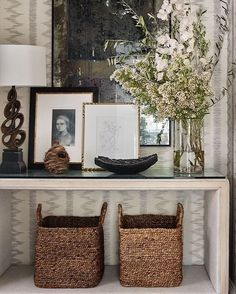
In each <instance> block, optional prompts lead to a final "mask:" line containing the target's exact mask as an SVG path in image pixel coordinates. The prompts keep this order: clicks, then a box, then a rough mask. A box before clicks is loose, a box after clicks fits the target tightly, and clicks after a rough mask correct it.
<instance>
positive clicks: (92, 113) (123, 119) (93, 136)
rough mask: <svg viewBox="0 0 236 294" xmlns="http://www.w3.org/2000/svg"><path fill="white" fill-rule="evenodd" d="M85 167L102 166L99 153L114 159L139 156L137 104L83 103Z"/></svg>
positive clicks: (96, 167)
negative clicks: (98, 162)
mask: <svg viewBox="0 0 236 294" xmlns="http://www.w3.org/2000/svg"><path fill="white" fill-rule="evenodd" d="M83 118H84V121H83V130H84V137H83V138H84V139H83V161H82V169H83V170H99V169H101V168H99V167H98V166H97V165H95V163H94V158H95V157H97V156H105V157H109V158H112V159H128V158H138V155H139V109H138V107H137V106H136V105H134V104H128V103H125V104H111V103H110V104H91V103H90V104H88V103H84V106H83Z"/></svg>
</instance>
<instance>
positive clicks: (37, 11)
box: [0, 0, 228, 264]
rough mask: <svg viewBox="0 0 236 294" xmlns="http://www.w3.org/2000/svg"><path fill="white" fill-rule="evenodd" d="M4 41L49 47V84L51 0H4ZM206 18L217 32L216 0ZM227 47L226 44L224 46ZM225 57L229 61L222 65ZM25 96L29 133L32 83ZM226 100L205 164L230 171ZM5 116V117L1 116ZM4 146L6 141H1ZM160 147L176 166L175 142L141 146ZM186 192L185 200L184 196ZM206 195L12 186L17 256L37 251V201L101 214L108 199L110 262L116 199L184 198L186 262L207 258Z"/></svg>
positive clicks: (146, 202)
mask: <svg viewBox="0 0 236 294" xmlns="http://www.w3.org/2000/svg"><path fill="white" fill-rule="evenodd" d="M0 1H1V10H0V43H5V44H13V43H14V44H37V45H42V46H45V47H47V56H48V60H47V63H48V85H50V80H51V77H50V68H51V1H49V0H42V1H37V0H21V1H20V0H19V1H17V0H0ZM198 2H202V3H203V4H204V6H206V4H207V6H208V7H207V8H208V9H209V11H208V15H207V16H206V19H207V21H208V23H209V24H210V25H209V28H210V30H209V32H208V33H209V35H210V36H211V39H213V40H214V38H215V33H216V32H215V25H214V18H213V16H215V11H218V7H217V6H216V4H215V1H213V0H209V1H207V3H205V1H198ZM224 52H225V54H226V53H227V52H226V50H225V51H224ZM223 63H224V66H223ZM225 69H226V63H225V61H223V62H222V63H221V66H219V70H218V73H217V76H216V78H215V82H216V83H215V84H217V85H219V84H222V83H223V80H224V79H223V77H224V76H225V75H224V73H225ZM8 90H9V89H8V88H3V89H1V90H0V91H1V92H0V106H1V108H0V109H3V107H4V105H5V102H6V98H5V97H6V95H7V91H8ZM18 95H19V98H20V101H21V102H22V112H23V113H24V115H25V120H26V121H25V130H26V131H27V133H28V108H29V89H18ZM227 119H228V115H227V101H226V99H224V100H222V101H221V102H220V103H218V104H217V105H216V106H215V107H214V108H212V109H211V113H210V114H209V115H208V116H207V118H206V128H205V152H206V167H213V168H215V169H217V170H218V171H221V172H223V173H225V174H226V172H227V150H228V147H227V142H228V133H227ZM2 120H3V117H2V118H1V121H2ZM27 144H28V142H27V140H26V142H25V144H24V146H23V149H24V159H25V161H26V162H27ZM0 148H1V149H2V148H3V146H2V145H1V146H0ZM154 150H155V151H157V152H158V154H159V158H160V163H158V165H159V167H168V166H170V167H171V166H172V147H170V148H157V149H151V150H150V149H145V148H144V149H142V154H147V153H149V154H150V153H152V152H154ZM184 198H185V200H184ZM203 199H204V195H203V194H202V193H190V192H189V197H187V198H186V197H184V195H183V192H178V191H177V192H175V193H166V192H160V193H154V192H151V191H150V192H149V193H147V192H142V193H141V192H140V193H131V192H129V191H127V192H125V193H124V192H123V193H121V192H119V193H118V192H113V193H112V194H111V193H110V192H86V191H84V192H80V193H78V192H76V191H71V192H63V191H61V192H47V193H46V192H42V191H40V192H39V191H37V192H36V191H33V192H26V191H25V192H13V193H12V201H11V206H12V224H11V235H12V262H13V263H26V264H27V263H31V262H32V257H33V243H34V232H35V217H34V215H35V208H36V204H37V203H38V202H41V203H43V211H44V214H45V215H46V214H51V213H54V214H76V215H78V214H81V215H92V214H97V213H98V211H99V208H100V206H101V202H102V201H104V200H107V201H108V202H109V212H108V215H107V218H106V223H105V231H106V232H107V234H106V237H105V251H106V263H108V264H113V263H116V262H117V235H116V234H114V231H115V227H116V221H117V203H118V202H123V203H124V208H125V212H126V213H145V212H162V213H174V211H175V204H176V202H177V201H180V202H183V203H184V206H185V210H186V216H185V234H184V236H185V237H184V238H185V240H184V241H185V242H184V243H185V250H184V262H185V263H186V264H192V263H193V264H202V263H203V256H204V240H203V226H202V224H203V218H204V200H203Z"/></svg>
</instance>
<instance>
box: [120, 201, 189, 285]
mask: <svg viewBox="0 0 236 294" xmlns="http://www.w3.org/2000/svg"><path fill="white" fill-rule="evenodd" d="M183 214H184V211H183V206H182V205H181V204H180V203H178V205H177V214H176V216H170V215H153V214H143V215H123V213H122V206H121V205H120V204H119V205H118V215H119V237H120V244H119V245H120V282H121V284H122V285H123V286H133V287H177V286H179V285H180V283H181V281H182V278H183V275H182V259H183V242H182V224H183Z"/></svg>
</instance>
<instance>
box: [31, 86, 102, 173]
mask: <svg viewBox="0 0 236 294" xmlns="http://www.w3.org/2000/svg"><path fill="white" fill-rule="evenodd" d="M63 94H64V96H63ZM97 102H98V88H96V87H73V88H71V87H33V88H31V89H30V118H29V132H28V133H29V144H28V147H29V148H28V168H29V169H43V168H44V162H43V158H44V155H45V153H46V152H47V151H48V149H49V148H50V147H51V145H52V135H53V131H52V130H53V113H54V115H55V113H58V115H59V114H60V115H62V114H63V112H64V114H65V115H67V117H68V116H69V115H68V114H70V113H71V115H72V113H76V119H75V118H73V121H74V126H73V128H74V135H75V137H76V139H75V142H76V143H75V144H71V145H70V144H68V145H66V146H65V149H66V150H67V152H68V153H69V156H70V158H71V162H70V164H69V168H70V169H81V163H82V140H83V137H82V136H83V117H82V115H83V103H97ZM39 112H40V115H38V114H39ZM47 120H48V122H47ZM54 120H55V119H54ZM41 122H42V124H41ZM77 149H78V154H77V153H76V150H77ZM79 150H80V151H79Z"/></svg>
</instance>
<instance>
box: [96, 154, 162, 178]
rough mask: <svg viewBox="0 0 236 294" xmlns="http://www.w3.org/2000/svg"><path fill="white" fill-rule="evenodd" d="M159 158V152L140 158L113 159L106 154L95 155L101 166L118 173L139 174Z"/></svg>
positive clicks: (97, 162) (97, 163)
mask: <svg viewBox="0 0 236 294" xmlns="http://www.w3.org/2000/svg"><path fill="white" fill-rule="evenodd" d="M157 160H158V157H157V154H156V153H155V154H152V155H149V156H145V157H140V158H138V159H111V158H108V157H104V156H98V157H95V159H94V162H95V164H96V165H98V166H100V167H101V168H103V169H105V170H108V171H111V172H113V173H117V174H137V173H139V172H141V171H144V170H146V169H148V168H149V167H150V166H152V165H153V164H154V163H156V162H157Z"/></svg>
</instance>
